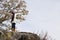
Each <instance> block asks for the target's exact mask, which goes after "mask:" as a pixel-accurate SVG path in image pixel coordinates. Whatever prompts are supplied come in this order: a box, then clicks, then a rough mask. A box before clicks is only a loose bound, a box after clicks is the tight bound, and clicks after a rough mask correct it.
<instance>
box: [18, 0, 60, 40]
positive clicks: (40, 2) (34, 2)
mask: <svg viewBox="0 0 60 40" xmlns="http://www.w3.org/2000/svg"><path fill="white" fill-rule="evenodd" d="M26 2H27V9H28V10H29V14H28V15H27V16H26V20H25V21H24V22H21V23H20V24H19V25H18V24H17V26H18V27H17V28H18V29H19V30H20V31H28V32H35V33H37V32H38V33H40V32H41V31H42V30H43V31H44V32H48V34H49V35H51V36H52V38H55V39H56V40H60V0H26Z"/></svg>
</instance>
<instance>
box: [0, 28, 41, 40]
mask: <svg viewBox="0 0 60 40" xmlns="http://www.w3.org/2000/svg"><path fill="white" fill-rule="evenodd" d="M0 40H40V37H39V36H38V35H37V34H34V33H29V32H7V31H6V30H1V29H0Z"/></svg>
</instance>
